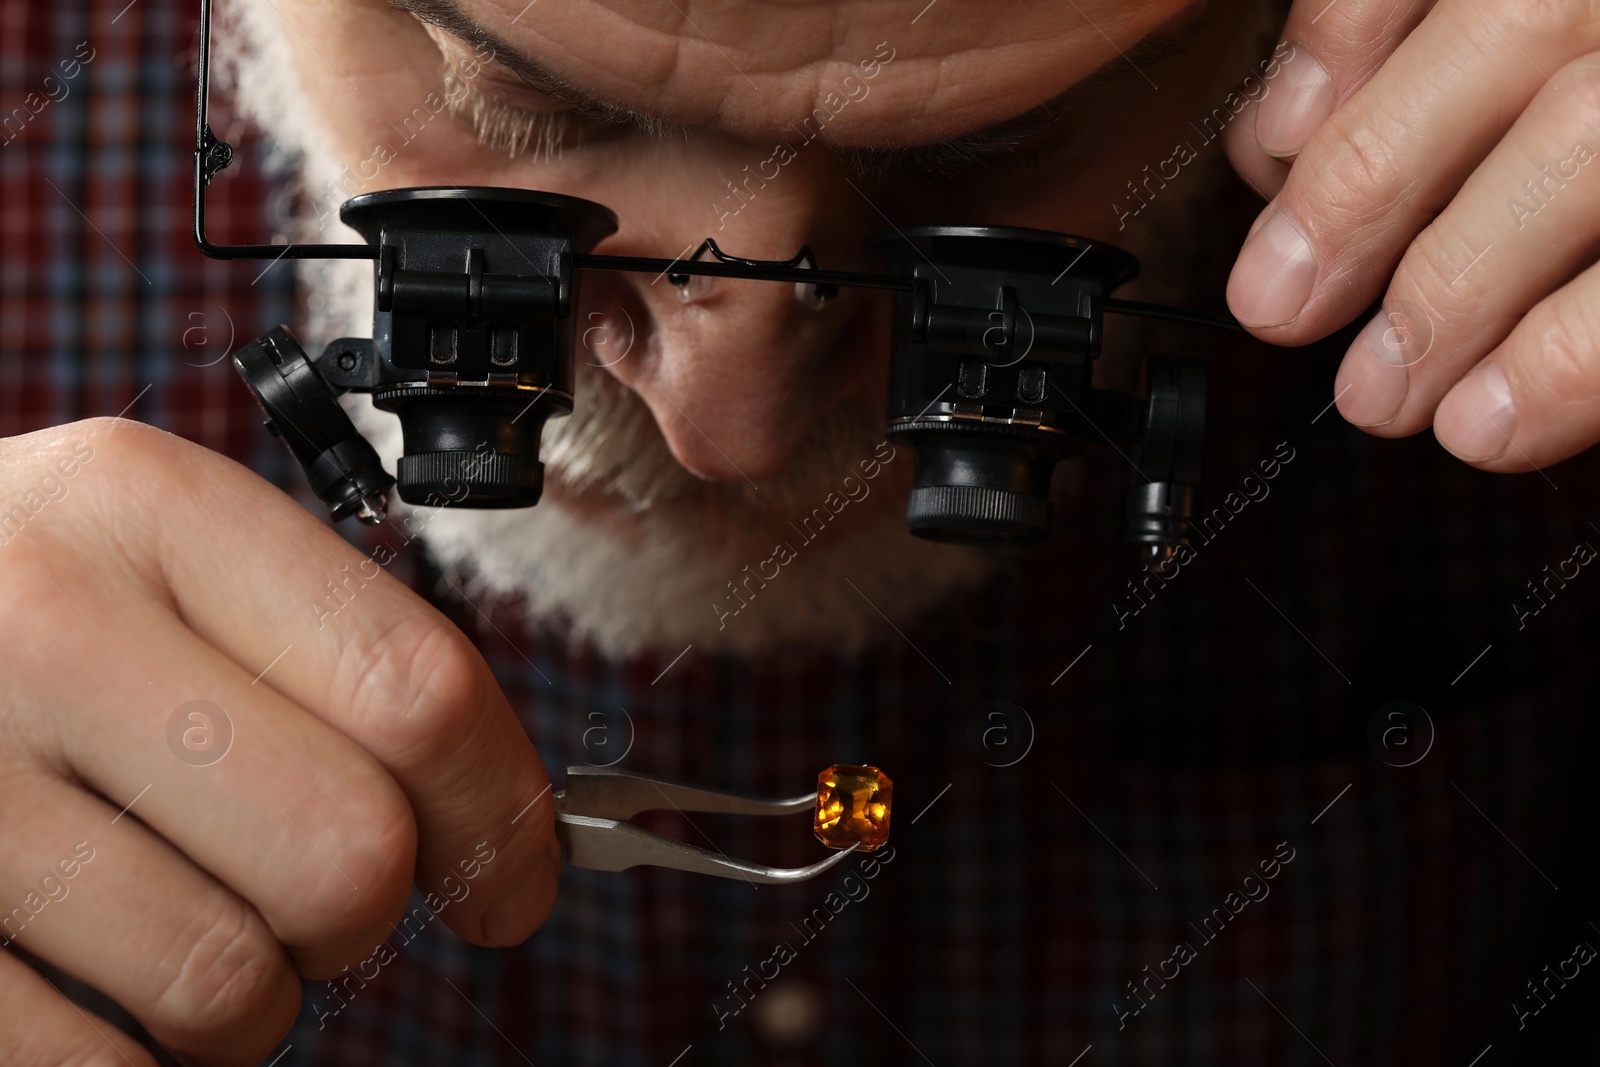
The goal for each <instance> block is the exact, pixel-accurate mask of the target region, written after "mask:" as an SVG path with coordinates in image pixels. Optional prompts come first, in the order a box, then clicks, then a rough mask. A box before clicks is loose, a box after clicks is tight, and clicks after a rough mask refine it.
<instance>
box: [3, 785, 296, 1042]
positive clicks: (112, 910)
mask: <svg viewBox="0 0 1600 1067" xmlns="http://www.w3.org/2000/svg"><path fill="white" fill-rule="evenodd" d="M0 810H5V811H11V812H22V811H26V812H27V813H28V814H27V817H25V818H18V819H13V820H8V825H7V829H6V854H5V860H4V864H3V867H0V900H3V901H5V902H6V906H7V907H8V910H7V911H6V912H5V913H4V914H0V943H4V944H5V945H6V947H7V948H11V947H13V946H20V947H22V948H25V949H26V950H27V951H29V952H30V953H32V954H33V955H35V956H37V957H38V958H40V959H43V960H48V961H49V962H51V963H53V964H54V965H56V966H57V967H60V968H61V969H62V970H64V971H67V972H69V973H71V974H73V975H75V976H76V977H78V978H80V979H82V980H83V981H85V982H88V983H89V984H90V985H93V986H94V987H95V988H97V989H99V990H100V991H101V992H103V993H105V994H106V995H107V996H109V997H111V998H112V999H113V1000H115V1001H117V1002H118V1003H119V1004H121V1005H122V1006H123V1007H124V1008H126V1009H127V1010H128V1011H129V1012H131V1013H132V1014H133V1015H134V1016H135V1017H136V1018H138V1019H139V1021H140V1022H142V1023H143V1024H144V1025H145V1028H146V1029H148V1030H149V1031H150V1034H151V1036H152V1037H154V1038H155V1039H156V1040H157V1041H159V1042H160V1043H161V1044H162V1045H163V1046H164V1047H166V1048H168V1049H170V1050H172V1051H173V1052H176V1053H179V1054H183V1055H188V1056H193V1057H198V1058H200V1059H202V1060H204V1061H206V1062H215V1063H255V1062H257V1061H258V1060H259V1059H260V1058H261V1057H262V1056H264V1055H265V1054H266V1053H267V1052H268V1051H270V1050H271V1048H272V1047H273V1045H274V1044H276V1043H277V1041H278V1039H279V1038H281V1037H282V1036H283V1035H284V1034H285V1033H287V1032H288V1030H289V1028H290V1027H291V1026H292V1025H293V1024H294V1020H295V1016H296V1015H297V1014H298V1013H299V1010H300V982H299V979H298V978H297V977H296V976H295V973H294V970H293V969H292V968H291V967H290V966H289V960H288V958H287V957H286V956H285V955H284V951H283V948H282V947H281V946H280V945H279V944H278V942H277V940H276V939H275V938H274V937H273V935H272V931H271V930H269V929H268V928H267V924H266V923H265V922H263V921H262V919H261V917H260V916H259V915H257V914H256V912H255V909H253V908H251V907H250V906H249V905H248V904H246V903H244V902H243V901H241V900H239V899H238V898H237V897H235V896H234V895H233V894H232V893H229V892H228V891H227V890H225V889H224V888H223V887H221V886H220V885H218V884H217V883H216V882H215V881H214V880H212V879H211V878H209V877H207V876H206V875H205V874H204V873H202V872H201V871H199V870H197V869H196V868H195V867H194V866H193V865H192V864H190V863H189V862H188V861H187V860H185V859H184V858H183V857H182V856H181V855H179V854H178V852H177V851H176V850H174V849H173V848H172V847H171V846H170V845H168V844H167V843H166V842H164V841H162V840H161V839H160V838H159V837H157V836H156V835H155V834H153V833H151V832H150V831H149V830H148V829H146V828H145V827H143V826H141V825H140V824H139V822H138V821H137V820H135V819H133V818H131V817H127V816H123V817H120V818H119V817H118V813H117V810H116V809H115V808H112V807H110V806H109V805H107V804H106V803H104V802H103V801H101V800H99V799H98V798H95V797H91V796H89V795H88V794H86V793H84V792H82V791H81V790H79V789H77V788H75V787H74V786H71V785H68V784H67V783H66V782H63V781H61V780H60V779H58V778H55V777H53V776H47V775H45V774H42V773H40V772H32V771H7V772H6V773H5V774H4V776H3V778H0ZM113 819H115V822H113ZM0 955H4V954H3V953H0ZM10 1008H11V1005H10V1003H9V1002H8V1003H7V1009H8V1010H7V1012H6V1013H5V1014H7V1015H9V1014H10ZM4 1040H5V1038H4V1036H3V1035H0V1043H3V1041H4ZM86 1043H87V1044H88V1045H89V1046H90V1047H95V1046H97V1045H98V1044H99V1043H100V1042H99V1041H98V1039H97V1040H96V1041H92V1042H90V1041H86ZM0 1062H5V1063H44V1062H58V1061H53V1060H34V1059H11V1058H7V1057H3V1056H0Z"/></svg>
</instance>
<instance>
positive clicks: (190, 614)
mask: <svg viewBox="0 0 1600 1067" xmlns="http://www.w3.org/2000/svg"><path fill="white" fill-rule="evenodd" d="M143 438H144V439H143V440H141V442H140V444H139V447H140V448H141V449H147V450H149V452H150V453H152V454H151V455H150V456H148V457H147V459H146V461H145V462H143V463H141V465H140V467H141V471H143V472H144V473H145V475H146V477H148V475H149V470H150V469H157V468H158V469H160V470H162V471H164V472H167V473H166V475H165V477H167V478H170V479H171V480H170V483H167V484H164V485H151V486H150V487H149V489H148V490H147V491H146V493H145V494H144V499H143V501H142V506H138V507H136V508H135V509H134V510H136V511H137V513H138V518H137V520H135V519H133V518H132V517H130V516H129V515H127V514H123V515H119V516H118V517H117V522H118V524H119V526H120V525H122V524H126V523H129V522H133V521H138V522H142V523H145V524H147V526H148V527H150V528H152V529H153V531H154V533H153V534H152V536H151V537H150V538H149V539H148V543H150V544H156V545H160V551H159V552H158V553H157V555H156V557H155V558H147V559H144V560H140V561H139V564H138V565H139V567H140V569H141V571H142V572H143V573H145V574H152V573H154V574H160V575H161V576H162V580H163V582H164V583H168V584H170V589H171V595H172V596H173V597H174V598H175V599H176V607H177V609H178V611H179V612H180V613H181V614H182V616H183V618H184V619H185V621H186V622H187V623H188V624H189V625H190V626H191V627H192V628H193V629H194V631H195V633H197V634H199V635H200V636H201V637H203V638H204V639H205V640H207V641H209V642H210V643H212V644H213V645H214V646H215V647H217V648H218V649H220V650H222V651H223V652H224V653H225V654H227V655H228V656H229V657H231V658H232V659H233V660H234V661H235V662H236V663H238V664H239V665H240V666H241V667H242V668H243V669H245V670H246V671H247V672H249V673H250V674H251V675H254V674H257V673H260V672H261V671H262V670H263V668H268V667H270V669H268V670H266V672H265V674H264V675H263V677H262V684H263V685H266V686H270V687H272V688H273V689H275V690H277V691H278V692H280V693H282V694H283V695H285V696H286V697H288V698H289V699H290V700H291V701H293V702H295V703H296V704H298V705H299V706H301V707H304V708H306V709H307V710H309V711H311V712H313V713H314V714H316V715H317V716H319V717H320V718H321V719H323V720H324V721H326V722H327V723H329V724H330V725H332V726H333V727H334V728H336V729H337V730H339V731H341V732H342V733H344V734H345V735H346V736H348V737H350V738H351V739H352V740H354V741H355V742H356V743H357V744H358V745H359V746H360V747H361V748H362V749H364V750H365V751H367V752H369V753H371V754H372V755H373V756H374V757H376V758H377V759H378V761H379V762H380V763H381V764H382V765H383V766H384V767H385V768H387V769H388V771H389V772H390V773H391V774H392V775H393V776H394V778H395V780H396V781H398V782H399V784H400V786H401V787H402V788H403V789H404V791H405V794H406V796H407V797H408V798H409V800H410V803H411V806H412V808H413V809H414V811H415V816H416V826H417V831H418V835H419V838H418V856H417V879H418V883H419V884H420V885H421V886H422V887H423V888H424V889H426V890H430V891H434V892H439V893H441V894H449V895H451V896H452V899H453V897H454V894H450V889H449V887H450V886H451V885H457V884H459V883H460V882H461V880H462V878H463V877H464V875H465V873H466V872H467V871H472V872H474V873H475V874H476V876H477V877H476V878H475V880H474V881H473V882H472V885H471V892H470V894H468V895H467V896H465V897H463V898H462V899H460V901H459V903H458V904H454V905H452V906H451V907H450V908H449V910H448V912H447V913H446V914H445V921H446V923H447V924H448V925H449V926H450V927H451V928H452V929H453V930H455V931H456V932H457V933H458V934H460V935H461V936H463V937H466V938H468V939H469V940H472V941H475V942H477V943H480V944H509V943H514V942H517V941H520V940H522V939H524V938H526V937H527V936H528V934H529V933H531V932H532V931H533V930H534V929H535V928H536V927H537V926H538V924H539V923H540V922H542V921H543V920H544V918H545V916H546V915H547V914H548V913H549V910H550V908H551V907H552V906H553V904H554V901H555V891H556V879H557V875H558V873H559V867H560V849H559V845H558V844H557V843H556V840H555V832H554V820H553V805H552V802H551V797H550V792H549V778H548V776H547V775H546V774H545V770H544V766H543V764H542V763H540V761H539V758H538V755H537V754H536V753H535V752H534V749H533V745H532V742H530V741H529V739H528V737H527V734H526V733H524V732H523V730H522V728H521V725H520V724H519V723H518V721H517V718H516V716H515V714H513V712H512V711H511V708H510V706H509V704H508V703H507V702H506V699H505V697H504V695H503V694H502V693H501V692H500V688H499V686H498V685H497V683H496V682H495V680H494V677H493V675H492V674H491V673H490V671H489V668H488V665H487V664H486V663H485V662H484V660H483V657H482V656H481V655H480V654H479V653H478V651H477V650H476V649H475V648H474V647H473V646H472V644H471V642H470V641H469V640H468V639H467V638H466V636H465V635H464V634H462V633H461V632H460V631H459V630H458V629H456V628H455V627H454V626H452V625H451V624H450V622H449V621H448V620H447V619H445V618H444V616H443V615H441V614H440V613H439V612H437V611H436V610H434V609H433V608H432V607H430V606H429V605H427V604H426V603H425V602H423V601H422V600H421V599H420V598H419V597H417V596H416V595H415V594H414V593H412V592H411V591H410V590H408V589H406V588H405V587H404V586H403V585H401V583H399V582H398V581H396V580H394V579H393V578H391V577H390V576H389V575H388V574H387V573H385V572H384V571H383V568H382V562H383V561H384V560H387V558H388V557H387V556H383V557H380V558H379V559H378V560H373V559H368V558H366V557H363V556H362V555H361V554H360V553H358V552H357V551H356V550H355V549H353V548H352V547H351V546H350V545H349V544H347V543H346V542H345V541H343V540H342V539H340V538H339V537H337V536H336V535H334V534H333V533H331V532H330V531H329V530H328V529H327V527H326V526H324V525H323V524H321V523H319V522H318V521H317V520H315V519H313V518H312V517H311V516H310V515H308V514H307V513H306V512H305V511H303V510H302V509H300V508H299V507H297V506H295V505H294V504H293V503H292V502H291V501H289V500H288V498H286V497H284V496H282V495H281V494H278V493H274V492H272V491H271V490H270V488H269V487H267V486H266V484H265V483H264V482H262V481H261V479H259V478H258V477H257V476H255V475H254V474H252V473H250V472H249V471H247V470H245V469H244V468H243V467H240V466H238V465H237V464H233V463H231V462H229V461H227V460H224V459H222V458H220V457H218V456H216V455H215V454H213V453H210V452H206V451H205V450H203V449H199V448H197V447H196V446H193V445H190V444H188V443H187V442H183V441H181V440H179V439H177V438H171V437H169V436H167V435H156V434H153V433H152V434H145V435H143ZM108 473H112V472H110V471H108ZM196 484H203V485H205V486H206V492H205V493H204V494H197V493H194V492H192V491H191V490H190V487H191V486H193V485H196ZM227 516H247V517H248V522H246V523H240V522H230V521H228V520H227V519H226V517H227ZM420 521H421V522H423V523H425V522H426V519H425V518H423V519H421V520H420ZM396 525H397V528H399V524H396ZM417 528H418V527H416V526H411V527H407V528H405V531H404V532H405V533H406V536H407V537H408V538H409V537H410V536H414V532H413V531H415V530H416V529H417ZM195 544H206V545H209V546H211V548H210V550H208V551H204V552H199V551H192V550H190V549H191V547H192V546H193V545H195ZM242 561H248V563H247V565H242ZM241 604H248V605H250V610H249V611H240V610H239V605H241ZM486 855H487V856H492V862H481V857H483V856H486ZM475 857H476V858H475ZM474 864H476V866H474ZM446 878H450V879H451V882H449V883H446V881H445V879H446Z"/></svg>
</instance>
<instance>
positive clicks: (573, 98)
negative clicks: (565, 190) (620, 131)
mask: <svg viewBox="0 0 1600 1067" xmlns="http://www.w3.org/2000/svg"><path fill="white" fill-rule="evenodd" d="M388 4H389V6H390V7H393V8H397V9H398V10H400V11H404V12H406V13H407V14H409V15H412V16H413V17H415V18H416V19H418V20H419V21H422V22H425V23H428V24H429V25H431V26H437V27H438V28H439V29H441V30H444V31H445V32H446V33H448V34H450V35H451V36H453V37H457V38H460V39H461V40H462V41H463V42H465V43H467V44H470V45H473V46H474V47H481V46H487V47H488V48H489V50H490V51H491V52H492V53H493V54H494V59H495V61H496V62H498V63H501V64H502V65H504V66H505V68H506V69H507V70H509V71H510V72H511V73H513V74H515V75H516V76H517V78H518V79H519V80H520V81H522V82H523V83H524V84H525V85H527V86H528V87H529V88H531V89H535V90H537V91H539V92H541V93H544V94H546V95H547V96H551V97H554V98H555V99H557V100H560V101H561V102H562V103H564V104H569V105H571V107H572V109H573V110H574V111H577V112H578V113H579V114H581V115H583V116H585V117H586V118H591V119H596V120H598V121H600V122H604V123H607V124H608V125H615V126H635V127H637V128H638V129H640V130H641V131H643V132H646V133H650V134H654V135H657V136H660V135H663V134H666V133H676V132H678V131H680V130H682V129H684V128H685V127H684V126H683V125H682V124H681V123H674V122H668V121H667V120H665V119H663V118H661V117H660V116H659V115H652V114H650V113H649V112H647V111H641V110H639V109H637V108H631V107H627V106H625V105H622V104H618V103H616V102H615V101H613V100H607V99H605V98H604V97H601V96H599V95H598V94H596V93H593V92H590V91H589V90H588V89H585V88H583V87H582V86H578V85H573V84H572V83H571V82H569V81H567V80H566V79H564V78H562V77H561V76H560V75H559V74H557V73H556V72H555V71H553V70H551V69H550V68H549V67H547V66H545V65H544V64H543V63H540V62H538V61H537V60H535V59H533V58H532V57H530V56H526V55H524V54H522V53H521V52H518V51H517V50H516V49H515V48H513V47H511V46H510V45H509V44H507V43H506V42H505V41H504V40H503V39H501V38H500V37H497V36H496V35H495V34H493V33H491V32H490V31H489V30H488V29H486V28H485V27H483V26H481V25H479V23H478V22H477V21H476V20H475V19H473V18H472V17H471V16H469V15H468V14H467V13H466V12H464V11H462V10H461V9H460V8H459V7H457V6H456V4H455V3H454V0H388ZM513 21H515V20H513Z"/></svg>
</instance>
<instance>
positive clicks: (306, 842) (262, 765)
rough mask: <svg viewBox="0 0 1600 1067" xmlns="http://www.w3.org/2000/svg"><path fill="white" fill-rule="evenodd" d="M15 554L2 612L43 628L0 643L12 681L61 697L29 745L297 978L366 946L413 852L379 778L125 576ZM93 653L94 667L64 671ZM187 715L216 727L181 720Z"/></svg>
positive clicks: (402, 814)
mask: <svg viewBox="0 0 1600 1067" xmlns="http://www.w3.org/2000/svg"><path fill="white" fill-rule="evenodd" d="M10 549H11V550H12V551H13V552H15V553H22V554H23V555H21V556H14V557H12V558H10V559H8V563H11V564H15V568H14V570H10V571H9V572H8V575H7V581H6V583H5V585H4V590H5V592H4V594H3V595H4V597H5V599H6V600H7V601H8V603H7V604H6V605H5V607H6V614H7V616H8V617H11V618H26V619H29V620H32V621H33V622H34V623H36V625H37V627H38V632H39V633H41V634H48V635H50V637H49V639H48V641H43V640H42V641H40V643H39V645H38V647H28V642H27V641H26V639H23V640H21V641H19V642H14V643H13V644H11V645H7V646H5V647H3V648H0V674H3V675H4V676H5V677H6V678H7V679H8V681H9V682H10V684H12V685H13V686H15V687H16V690H17V691H19V692H28V693H50V694H51V699H52V702H59V703H56V704H55V707H53V708H52V709H51V710H52V730H51V733H50V735H49V736H48V737H44V738H37V739H34V744H36V745H37V746H38V751H39V752H40V753H41V754H42V755H44V756H45V757H46V758H48V759H50V760H51V761H52V762H58V761H64V762H65V764H66V768H67V770H68V771H70V773H71V774H72V775H73V776H74V777H76V778H77V779H79V780H81V781H83V782H85V783H87V784H88V785H90V786H92V787H93V788H94V789H96V790H97V791H99V792H100V793H101V795H103V796H105V797H107V798H109V799H110V800H111V801H112V803H114V804H115V805H116V806H117V807H119V808H120V807H122V806H124V805H127V806H128V809H129V818H131V819H139V820H142V821H144V822H145V823H146V824H147V825H148V826H150V827H151V828H152V829H153V830H155V831H156V832H157V833H159V834H160V835H161V836H162V837H163V838H165V839H166V840H167V841H170V842H171V843H172V844H173V845H174V846H176V847H177V848H178V849H179V850H181V851H182V852H183V853H184V854H185V855H186V856H187V857H189V859H190V860H192V861H193V862H194V863H195V864H197V865H198V866H200V867H202V868H204V869H205V870H206V871H209V872H210V873H211V874H212V875H214V876H215V877H216V878H217V879H218V880H219V881H221V882H222V883H223V884H225V885H226V886H228V887H229V888H230V889H231V890H232V891H233V892H234V893H236V894H237V895H238V896H240V897H242V898H243V899H245V900H247V901H249V902H250V903H252V904H253V905H254V906H255V907H256V909H257V910H259V912H260V913H261V915H262V917H263V918H265V920H266V922H267V924H268V926H269V927H270V928H271V931H272V933H273V934H274V935H275V937H276V939H277V940H279V941H281V942H283V943H284V944H285V945H287V946H289V947H290V949H291V951H292V952H293V954H294V958H295V961H296V963H297V965H298V966H299V968H300V969H301V971H302V972H303V973H305V974H306V975H307V976H308V977H326V976H328V975H330V974H336V973H338V971H339V969H340V968H341V967H342V966H344V965H346V964H353V963H355V962H356V961H358V960H361V959H364V958H365V957H366V956H367V955H368V954H370V953H371V951H372V950H373V948H374V946H376V945H377V944H378V943H379V942H380V941H382V940H383V939H384V938H385V937H386V936H387V935H388V933H389V932H390V925H389V924H390V923H391V922H393V921H394V920H395V919H396V918H397V917H398V916H399V915H400V914H401V912H402V911H403V910H404V907H405V902H406V899H407V897H408V896H409V893H410V886H411V879H412V870H413V864H414V856H415V836H414V835H415V829H414V824H413V822H412V819H411V810H410V806H409V805H408V804H407V802H406V799H405V796H404V794H403V793H402V792H401V791H400V789H399V787H398V786H397V785H396V784H395V783H394V781H393V780H392V779H391V778H390V777H389V775H388V773H387V772H386V771H384V769H383V768H382V767H381V766H379V765H378V763H377V762H376V761H375V760H374V759H373V758H372V757H371V756H369V755H367V754H366V753H364V752H362V751H361V750H360V749H359V748H358V747H357V746H356V745H355V744H354V743H352V742H351V741H350V740H349V739H348V738H346V737H344V736H343V735H341V734H340V733H339V732H338V731H337V730H335V729H333V728H332V727H330V726H329V725H328V724H326V723H324V722H322V721H321V720H320V719H318V718H317V717H315V716H313V715H311V714H310V713H308V712H306V711H305V710H303V709H301V708H299V707H297V706H295V705H294V704H293V703H292V702H290V701H289V700H287V699H285V698H284V697H283V696H282V695H280V694H278V693H276V692H273V691H272V690H270V689H268V688H266V687H265V686H252V685H251V679H250V676H249V675H247V674H245V673H244V672H243V671H242V670H240V669H239V667H238V665H237V664H235V663H233V662H232V661H231V660H229V659H227V658H226V657H224V656H223V655H222V654H221V653H219V652H217V651H216V650H215V649H213V648H212V647H211V646H209V645H207V644H206V643H205V642H203V641H201V640H199V639H198V638H196V637H195V636H194V635H193V634H192V633H191V632H190V631H189V630H188V629H187V628H186V627H185V626H184V625H183V623H182V621H181V620H179V619H178V618H176V617H174V616H173V615H172V614H171V613H170V612H169V611H168V610H167V609H165V608H164V607H161V606H159V605H156V604H154V603H153V602H151V601H149V600H147V599H144V598H141V597H140V596H139V595H138V591H137V590H136V589H134V588H132V587H131V586H130V585H129V584H128V581H127V579H126V578H124V577H120V576H116V575H84V574H80V573H74V572H72V571H70V570H69V569H67V568H65V567H63V566H62V565H61V563H60V562H59V560H51V559H42V558H38V557H41V556H43V555H44V554H45V553H46V551H47V550H51V551H53V549H50V546H48V545H47V543H46V542H45V540H44V539H42V538H39V539H33V541H32V542H31V543H30V544H27V545H24V544H21V543H16V544H13V545H12V546H10ZM95 657H100V658H103V659H105V660H107V662H106V663H105V664H104V667H103V669H99V670H93V671H74V670H71V669H70V666H71V665H72V664H74V663H81V662H86V661H89V660H91V659H93V658H95ZM197 697H198V698H201V699H200V701H199V702H197V703H192V702H194V701H195V699H196V698H197ZM196 707H198V708H200V709H202V711H200V712H196V711H193V710H186V709H193V708H196ZM56 708H59V709H62V710H60V711H57V710H56ZM197 714H198V715H203V716H204V717H205V720H215V721H202V720H192V721H193V722H194V723H195V725H193V726H191V725H190V722H191V720H190V718H189V717H190V716H192V715H197ZM175 719H176V724H175ZM202 728H203V729H207V730H222V729H226V730H227V731H228V732H229V735H230V739H229V740H227V741H225V742H223V743H224V744H225V745H226V747H224V748H222V749H220V750H218V751H215V752H211V753H203V754H202V758H200V759H193V758H189V757H190V753H189V752H188V751H187V750H186V749H185V748H184V747H183V746H184V741H185V739H184V738H183V736H182V735H183V732H184V731H188V732H191V733H192V732H193V731H195V730H198V729H202ZM124 821H125V820H124Z"/></svg>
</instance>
